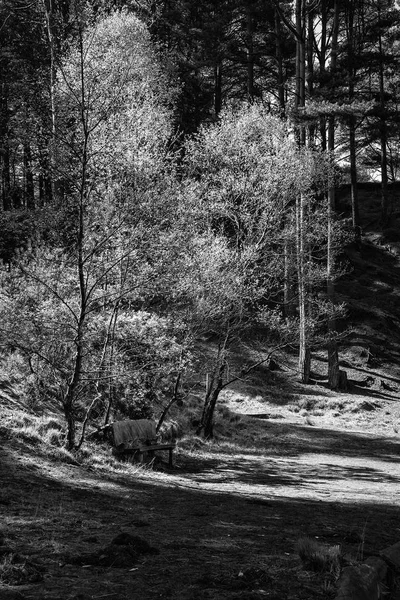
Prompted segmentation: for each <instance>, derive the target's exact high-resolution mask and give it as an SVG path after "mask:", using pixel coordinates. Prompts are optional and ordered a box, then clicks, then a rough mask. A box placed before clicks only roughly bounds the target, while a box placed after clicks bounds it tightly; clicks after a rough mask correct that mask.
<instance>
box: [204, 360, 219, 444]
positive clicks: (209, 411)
mask: <svg viewBox="0 0 400 600" xmlns="http://www.w3.org/2000/svg"><path fill="white" fill-rule="evenodd" d="M224 373H225V362H224V360H223V357H222V356H221V357H220V363H219V365H218V372H217V374H216V377H215V381H214V382H213V385H212V386H211V388H210V390H209V391H208V398H207V401H206V403H205V405H204V409H203V415H202V419H201V428H202V431H203V435H204V437H205V438H206V439H210V438H212V437H213V433H214V428H213V425H214V412H215V407H216V405H217V401H218V397H219V394H220V392H221V390H222V389H223V387H224V382H223V378H224Z"/></svg>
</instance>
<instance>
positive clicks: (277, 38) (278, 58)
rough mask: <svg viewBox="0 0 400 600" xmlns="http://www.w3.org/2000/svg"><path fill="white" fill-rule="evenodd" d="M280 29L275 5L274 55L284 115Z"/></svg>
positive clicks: (282, 113)
mask: <svg viewBox="0 0 400 600" xmlns="http://www.w3.org/2000/svg"><path fill="white" fill-rule="evenodd" d="M281 40H282V31H281V21H280V17H279V13H278V10H277V8H276V7H275V57H276V66H277V87H278V98H279V108H280V114H281V116H282V117H283V116H284V115H285V105H286V102H285V79H284V71H283V52H282V41H281Z"/></svg>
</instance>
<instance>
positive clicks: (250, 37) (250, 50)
mask: <svg viewBox="0 0 400 600" xmlns="http://www.w3.org/2000/svg"><path fill="white" fill-rule="evenodd" d="M246 51H247V98H248V101H249V102H253V100H254V97H255V88H254V15H253V11H252V7H251V5H250V3H247V5H246Z"/></svg>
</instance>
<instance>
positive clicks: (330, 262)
mask: <svg viewBox="0 0 400 600" xmlns="http://www.w3.org/2000/svg"><path fill="white" fill-rule="evenodd" d="M333 10H334V13H333V25H332V42H331V63H330V73H331V76H333V77H334V76H335V73H336V68H337V52H338V34H339V2H338V0H335V2H334V6H333ZM328 151H329V153H330V158H331V161H332V166H333V162H334V151H335V117H334V115H330V116H329V119H328ZM335 205H336V199H335V184H334V180H333V178H332V177H330V180H329V188H328V206H327V211H328V243H327V246H328V247H327V274H326V288H327V296H328V300H330V302H332V303H333V302H334V295H335V284H334V282H333V278H332V275H333V270H334V258H333V254H334V253H333V248H332V219H333V217H334V214H335ZM335 332H336V320H335V319H334V318H331V319H329V321H328V335H329V342H328V385H329V387H330V388H331V389H333V390H336V389H337V388H338V385H339V353H338V346H337V343H336V340H334V339H333V338H334V336H335Z"/></svg>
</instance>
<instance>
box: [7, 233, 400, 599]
mask: <svg viewBox="0 0 400 600" xmlns="http://www.w3.org/2000/svg"><path fill="white" fill-rule="evenodd" d="M367 224H368V223H367ZM368 227H369V228H368ZM368 227H367V228H366V231H365V236H364V239H363V244H362V250H361V252H360V251H359V250H357V249H350V250H349V253H348V257H347V259H346V260H349V261H350V263H351V272H350V271H349V274H348V275H347V276H346V277H345V278H344V280H343V282H342V283H341V284H340V286H338V293H339V294H340V295H342V296H343V297H346V301H347V302H348V306H349V317H348V320H349V322H350V324H351V326H352V331H351V333H350V334H349V335H348V336H347V338H346V341H345V342H344V344H343V347H342V351H341V359H342V363H341V368H343V369H345V370H346V371H347V374H348V378H349V380H350V387H349V390H348V391H347V392H343V393H333V392H331V391H329V390H328V388H327V386H326V381H325V378H324V377H325V375H324V373H325V372H326V362H325V359H324V356H323V354H322V353H321V354H318V353H315V355H314V361H313V378H314V383H313V385H310V386H302V385H300V384H298V383H296V380H295V378H294V376H293V375H291V370H290V364H289V362H288V363H287V364H286V365H285V364H284V363H283V361H282V363H281V369H280V370H279V371H277V372H276V373H273V374H272V375H271V377H270V380H269V381H268V385H266V386H265V387H264V388H263V386H262V385H261V384H260V381H261V379H260V378H259V379H258V380H254V381H253V382H252V383H251V382H250V384H246V386H245V387H242V388H241V387H240V386H237V387H236V388H235V389H232V390H229V391H227V392H226V393H225V395H224V397H223V398H222V403H223V407H224V410H225V414H226V417H227V418H228V419H229V418H231V419H232V421H231V422H232V428H235V427H236V429H237V431H236V437H235V440H234V441H232V444H231V445H230V444H229V440H227V439H226V438H225V439H224V440H222V438H221V439H220V441H219V442H218V441H217V442H216V443H215V444H213V445H207V446H202V445H201V443H200V441H199V440H197V441H196V438H194V439H193V446H192V447H189V446H187V445H186V446H182V447H179V445H178V450H177V453H176V458H175V466H174V468H173V469H172V470H171V469H168V468H166V467H164V468H163V469H162V470H155V471H151V470H149V469H146V468H143V469H136V470H132V471H131V472H126V471H125V472H122V471H121V472H120V473H119V472H116V471H114V472H109V473H108V472H106V471H105V470H103V471H101V472H100V471H97V470H95V469H94V468H89V467H83V466H77V465H74V464H66V463H65V462H64V463H62V462H60V461H52V460H50V459H49V458H46V457H45V456H44V455H42V454H41V452H40V448H39V447H38V446H35V445H31V446H30V445H29V444H28V443H27V442H26V440H22V439H19V438H18V437H9V436H8V435H7V432H5V431H4V430H2V429H1V428H0V516H1V521H0V567H2V569H1V570H0V572H1V573H2V574H3V582H1V581H0V600H3V598H4V599H7V600H8V599H10V600H11V598H12V599H13V600H14V598H15V599H17V595H14V596H13V595H12V593H14V592H19V593H20V594H21V595H22V596H23V597H24V598H26V599H27V600H45V599H46V600H72V599H74V600H89V599H90V600H95V599H103V598H104V599H108V598H109V599H110V600H136V599H138V600H139V599H140V600H153V599H156V598H171V599H176V600H195V599H196V600H200V599H213V600H217V599H218V600H225V599H235V598H237V599H241V600H251V599H258V598H268V599H270V600H295V599H296V600H317V599H321V598H333V597H334V595H335V575H336V573H332V572H331V573H329V572H328V573H327V572H324V573H316V572H313V571H311V570H307V569H306V568H304V566H303V565H302V563H301V561H300V559H299V556H298V553H297V551H296V546H297V543H298V541H299V540H300V539H301V538H303V537H309V538H313V539H316V540H318V541H319V542H321V543H324V544H326V545H328V546H330V547H334V546H337V545H339V546H340V548H341V554H342V555H343V556H344V557H345V560H346V561H356V560H361V559H363V558H365V557H366V556H368V555H369V554H371V553H378V552H379V551H380V550H382V549H384V548H386V547H388V546H390V545H392V544H394V543H396V542H399V541H400V485H399V484H400V466H399V462H400V434H399V433H398V432H399V429H400V402H399V394H400V363H398V358H399V356H400V307H399V306H398V305H399V304H400V303H399V295H400V262H399V258H398V257H397V255H395V254H393V250H392V248H389V250H388V249H386V247H385V246H384V245H383V243H384V240H383V241H382V236H380V237H379V236H378V234H377V233H376V232H375V230H374V224H373V223H372V225H368ZM387 235H389V234H387ZM378 237H379V239H378ZM366 264H367V268H365V265H366ZM259 375H260V374H259ZM262 375H263V377H264V375H265V373H264V374H262ZM265 376H268V377H269V375H268V374H267V375H265ZM237 414H240V415H241V418H240V419H239V420H237V421H235V415H237ZM235 423H236V425H235ZM240 430H242V432H243V439H242V442H241V441H240ZM121 533H125V534H130V535H131V536H134V538H129V539H130V541H131V543H132V544H133V546H132V545H131V546H129V545H120V546H119V547H116V546H115V545H114V546H113V552H114V554H113V557H114V558H113V559H112V560H111V562H110V561H108V562H107V556H108V553H109V548H108V546H109V545H110V544H111V542H112V540H113V539H114V538H115V537H116V536H117V535H118V534H121ZM125 537H126V536H125ZM137 538H140V540H145V542H147V543H148V544H149V545H150V546H151V548H149V547H147V546H146V545H145V543H144V542H143V541H142V542H141V541H140V540H138V539H137ZM135 544H136V546H135ZM132 548H135V549H134V550H132ZM7 560H8V561H9V563H10V564H9V570H8V573H9V574H10V577H8V579H7V577H4V575H5V574H7ZM13 560H14V564H12V561H13ZM11 575H13V576H14V581H12V577H11ZM18 577H19V580H18ZM10 582H11V583H13V584H14V585H9V584H10ZM16 584H19V585H16ZM397 594H399V590H397ZM398 597H399V596H398V595H397V596H396V595H394V596H393V595H392V596H391V597H390V596H389V595H387V596H386V598H388V599H389V598H398Z"/></svg>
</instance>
